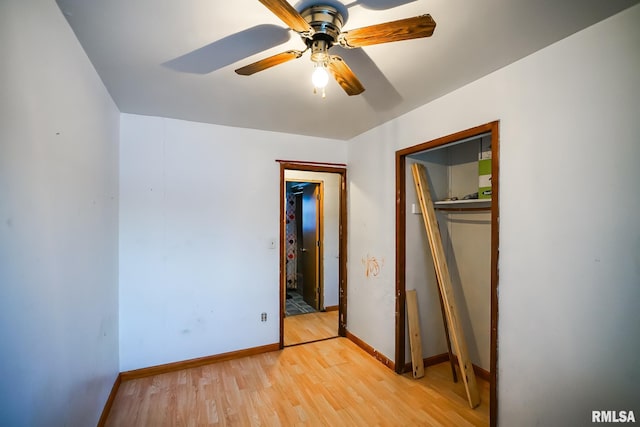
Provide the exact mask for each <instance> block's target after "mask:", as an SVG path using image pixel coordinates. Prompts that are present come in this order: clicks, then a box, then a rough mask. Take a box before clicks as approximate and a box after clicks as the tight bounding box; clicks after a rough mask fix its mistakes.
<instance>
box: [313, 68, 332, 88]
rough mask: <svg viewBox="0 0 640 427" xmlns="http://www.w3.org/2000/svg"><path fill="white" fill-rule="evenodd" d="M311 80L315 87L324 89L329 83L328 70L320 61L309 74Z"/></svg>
mask: <svg viewBox="0 0 640 427" xmlns="http://www.w3.org/2000/svg"><path fill="white" fill-rule="evenodd" d="M311 82H312V83H313V87H315V88H316V89H324V88H325V87H327V83H329V72H328V71H327V67H326V66H325V64H324V63H322V62H317V63H316V64H315V67H314V69H313V73H312V74H311Z"/></svg>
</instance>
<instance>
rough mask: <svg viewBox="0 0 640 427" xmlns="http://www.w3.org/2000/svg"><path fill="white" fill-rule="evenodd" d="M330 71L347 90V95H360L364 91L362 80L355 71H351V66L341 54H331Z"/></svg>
mask: <svg viewBox="0 0 640 427" xmlns="http://www.w3.org/2000/svg"><path fill="white" fill-rule="evenodd" d="M329 71H330V72H331V74H332V75H333V78H334V79H336V81H337V82H338V84H339V85H340V86H342V89H344V91H345V92H347V95H349V96H353V95H359V94H361V93H362V92H364V86H362V83H360V80H358V78H357V77H356V75H355V74H354V73H353V71H351V68H349V66H348V65H347V63H346V62H344V60H343V59H342V58H340V57H339V56H336V55H331V60H330V61H329Z"/></svg>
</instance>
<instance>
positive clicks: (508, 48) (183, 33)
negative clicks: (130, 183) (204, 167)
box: [57, 0, 638, 140]
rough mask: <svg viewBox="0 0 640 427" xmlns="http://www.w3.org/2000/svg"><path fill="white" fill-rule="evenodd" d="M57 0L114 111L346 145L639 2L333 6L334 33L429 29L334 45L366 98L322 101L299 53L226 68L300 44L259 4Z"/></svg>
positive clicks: (418, 0) (492, 0)
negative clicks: (370, 42) (431, 25)
mask: <svg viewBox="0 0 640 427" xmlns="http://www.w3.org/2000/svg"><path fill="white" fill-rule="evenodd" d="M57 3H58V5H59V6H60V9H61V10H62V12H63V13H64V15H65V16H66V18H67V20H68V21H69V23H70V25H71V27H72V28H73V30H74V32H75V34H76V36H77V37H78V40H79V41H80V43H81V44H82V46H83V47H84V49H85V51H86V52H87V55H88V56H89V58H90V60H91V61H92V63H93V65H94V67H95V68H96V70H97V72H98V73H99V75H100V77H101V78H102V80H103V81H104V84H105V86H106V87H107V89H108V90H109V92H110V94H111V96H112V97H113V99H114V101H115V102H116V104H117V105H118V107H119V109H120V111H122V112H125V113H134V114H142V115H153V116H161V117H171V118H178V119H185V120H191V121H197V122H205V123H213V124H220V125H229V126H237V127H245V128H254V129H263V130H270V131H277V132H285V133H293V134H301V135H313V136H320V137H327V138H335V139H343V140H348V139H351V138H352V137H354V136H356V135H358V134H360V133H362V132H365V131H367V130H369V129H371V128H373V127H375V126H377V125H379V124H381V123H384V122H386V121H389V120H391V119H393V118H395V117H398V116H400V115H401V114H403V113H406V112H408V111H410V110H412V109H414V108H416V107H418V106H420V105H423V104H425V103H427V102H429V101H431V100H433V99H435V98H438V97H440V96H442V95H444V94H446V93H448V92H451V91H452V90H454V89H456V88H459V87H461V86H463V85H465V84H467V83H470V82H472V81H474V80H476V79H478V78H480V77H482V76H484V75H486V74H488V73H490V72H492V71H494V70H497V69H499V68H501V67H503V66H505V65H507V64H510V63H512V62H514V61H516V60H518V59H520V58H522V57H524V56H526V55H528V54H530V53H532V52H535V51H536V50H539V49H541V48H543V47H545V46H548V45H549V44H551V43H554V42H555V41H557V40H560V39H562V38H564V37H566V36H568V35H570V34H573V33H575V32H577V31H579V30H581V29H583V28H585V27H587V26H589V25H591V24H594V23H596V22H598V21H600V20H602V19H604V18H606V17H608V16H611V15H613V14H615V13H617V12H618V11H620V10H622V9H625V8H627V7H629V6H631V5H633V4H636V3H638V0H483V1H472V0H466V1H465V0H353V1H349V0H347V1H343V2H342V3H343V4H344V5H346V8H347V10H348V18H347V20H346V23H345V24H344V26H343V30H349V29H354V28H359V27H363V26H367V25H373V24H378V23H382V22H387V21H392V20H396V19H402V18H409V17H413V16H417V15H422V14H425V13H429V14H431V16H432V17H433V19H434V20H435V21H436V23H437V26H436V30H435V32H434V35H433V36H432V37H430V38H425V39H416V40H409V41H402V42H396V43H388V44H382V45H376V46H369V47H365V48H360V49H354V50H348V51H347V50H344V49H342V48H340V47H334V48H333V49H332V51H331V52H332V53H333V54H336V53H337V54H339V55H340V56H342V57H343V58H344V59H345V61H346V62H347V63H348V64H349V66H350V67H351V69H352V70H353V71H354V72H355V73H356V75H357V76H358V77H359V79H360V81H361V82H362V83H363V84H364V86H365V88H366V91H365V92H364V93H363V94H362V95H359V96H352V97H349V96H347V95H346V94H345V93H344V92H343V90H342V89H341V88H340V87H339V86H338V84H337V83H335V82H334V81H331V82H330V83H329V86H328V87H327V97H326V98H325V99H322V98H321V97H320V96H319V95H314V94H313V90H312V85H311V81H310V76H311V71H312V65H311V61H310V60H309V56H308V55H309V54H308V53H307V54H305V56H303V57H302V58H300V59H297V60H295V61H291V62H287V63H285V64H281V65H279V66H277V67H274V68H271V69H268V70H266V71H263V72H260V73H257V74H255V75H253V76H239V75H237V74H236V73H234V70H235V69H236V68H239V67H241V66H243V65H247V64H249V63H251V62H254V61H257V60H259V59H262V58H265V57H267V56H270V55H274V54H276V53H280V52H283V51H286V50H289V49H297V50H302V49H304V43H303V42H302V40H301V39H300V37H299V36H298V35H297V33H295V32H292V31H289V30H287V29H286V26H285V24H283V23H282V21H280V20H279V19H278V18H277V17H276V16H275V15H273V14H272V13H271V12H270V11H269V10H268V9H267V8H266V7H265V6H263V5H262V4H261V3H260V2H259V1H258V0H233V1H232V0H229V1H224V2H223V1H220V0H181V1H175V0H57ZM309 3H310V2H309V1H304V2H298V3H293V2H292V5H293V6H294V7H296V8H300V7H301V6H304V5H309ZM316 3H328V4H333V3H335V0H329V1H326V2H323V1H322V0H318V1H317V2H316ZM298 10H300V9H298Z"/></svg>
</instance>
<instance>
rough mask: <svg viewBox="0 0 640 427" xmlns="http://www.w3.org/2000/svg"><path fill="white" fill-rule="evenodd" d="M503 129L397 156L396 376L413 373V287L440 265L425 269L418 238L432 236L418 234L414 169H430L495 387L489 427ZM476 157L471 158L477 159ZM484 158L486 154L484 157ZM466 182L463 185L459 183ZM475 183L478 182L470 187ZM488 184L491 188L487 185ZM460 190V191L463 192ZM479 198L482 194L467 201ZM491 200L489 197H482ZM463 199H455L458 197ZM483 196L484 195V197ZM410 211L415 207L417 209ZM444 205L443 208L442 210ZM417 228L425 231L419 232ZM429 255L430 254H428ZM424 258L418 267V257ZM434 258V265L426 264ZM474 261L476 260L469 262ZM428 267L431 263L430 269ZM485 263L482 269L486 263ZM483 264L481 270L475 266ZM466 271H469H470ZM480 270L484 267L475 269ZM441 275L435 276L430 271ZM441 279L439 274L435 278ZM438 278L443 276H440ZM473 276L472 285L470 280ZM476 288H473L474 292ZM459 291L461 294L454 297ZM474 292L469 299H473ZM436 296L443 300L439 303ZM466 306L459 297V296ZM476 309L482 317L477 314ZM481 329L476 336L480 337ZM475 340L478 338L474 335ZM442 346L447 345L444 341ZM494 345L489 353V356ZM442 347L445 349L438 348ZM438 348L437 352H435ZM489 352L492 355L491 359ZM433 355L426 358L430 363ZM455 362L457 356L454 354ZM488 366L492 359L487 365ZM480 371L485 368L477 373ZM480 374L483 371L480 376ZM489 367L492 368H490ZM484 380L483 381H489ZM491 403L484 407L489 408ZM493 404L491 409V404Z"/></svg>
mask: <svg viewBox="0 0 640 427" xmlns="http://www.w3.org/2000/svg"><path fill="white" fill-rule="evenodd" d="M498 125H499V122H497V121H495V122H491V123H487V124H485V125H481V126H477V127H475V128H471V129H467V130H464V131H461V132H457V133H455V134H451V135H448V136H445V137H442V138H438V139H435V140H433V141H429V142H425V143H423V144H419V145H416V146H413V147H409V148H406V149H403V150H400V151H398V152H396V194H397V206H396V266H397V268H396V295H397V298H396V360H395V362H396V364H395V366H396V371H397V372H398V373H402V372H404V371H405V369H406V368H407V363H406V354H407V338H406V334H407V331H406V328H405V316H406V308H405V295H406V290H407V288H408V286H409V283H411V287H410V288H409V289H411V288H413V287H416V288H417V286H418V284H420V286H424V281H425V278H427V274H429V272H427V270H433V266H431V267H425V265H426V264H429V262H431V261H430V257H431V253H430V250H429V248H428V245H427V244H426V243H424V239H422V240H423V241H422V242H421V241H420V240H421V239H416V238H413V239H412V238H410V236H412V237H417V236H420V235H421V234H422V233H424V229H422V230H420V229H419V228H415V229H413V228H412V227H414V226H413V225H412V223H413V222H415V223H416V224H418V223H419V222H420V221H418V220H415V218H414V219H412V218H411V217H412V216H415V215H421V214H422V213H421V212H419V210H417V209H416V208H415V204H414V203H413V204H412V200H415V198H414V197H413V196H414V194H415V189H414V188H413V187H414V185H413V183H412V181H411V179H410V178H409V177H408V176H409V173H408V171H409V169H410V168H409V164H410V163H416V162H417V163H422V164H423V165H424V166H425V167H426V170H427V175H428V179H429V181H430V182H429V187H431V190H430V191H432V192H433V193H434V195H435V197H434V200H438V201H437V202H436V203H435V204H434V208H436V210H437V211H438V210H439V212H441V214H439V215H441V216H442V218H443V219H444V221H443V222H441V217H439V218H438V223H439V228H440V232H441V233H442V234H443V240H444V243H445V246H446V247H447V252H448V254H447V258H448V259H447V263H449V264H450V265H452V272H451V274H452V277H453V280H454V282H457V287H458V288H459V290H458V291H457V292H458V294H459V295H460V296H462V298H460V300H459V303H461V304H462V305H463V308H464V309H463V310H462V315H461V316H462V317H463V319H462V321H463V323H465V322H464V321H465V319H464V317H466V318H467V320H468V319H471V321H470V322H466V323H468V324H469V325H471V326H469V327H468V328H467V329H468V330H467V331H466V332H465V335H467V336H468V337H469V338H470V339H471V341H472V343H473V344H474V347H476V346H477V347H481V348H480V350H481V351H478V352H477V353H478V357H477V360H474V358H473V357H472V360H471V362H472V363H473V364H474V371H476V376H480V377H481V378H484V379H486V380H487V381H488V383H489V384H488V387H489V393H488V394H489V399H488V400H489V402H488V405H489V423H490V425H491V426H495V425H497V405H498V395H497V360H498V356H497V352H498V347H497V342H498V338H497V337H498V297H497V295H498V238H499V234H498V219H499V203H498V197H499V194H500V193H499V182H498V181H499V133H498V132H499V126H498ZM485 143H486V144H487V145H488V146H489V147H490V148H489V153H490V156H487V157H489V160H488V162H489V164H490V171H491V172H490V176H489V180H490V183H489V184H488V187H487V188H483V187H482V185H480V183H482V182H484V181H483V177H484V175H483V174H484V172H482V167H484V164H481V162H480V160H485V159H486V157H484V155H482V156H480V157H479V152H478V149H477V148H475V147H484V146H485ZM469 153H471V154H470V155H469ZM480 154H484V151H482V149H481V151H480ZM459 178H463V179H462V181H459ZM469 179H470V180H471V181H469ZM472 181H473V182H474V184H475V190H473V189H469V188H468V187H467V184H466V183H465V184H464V185H460V182H472ZM483 185H485V184H483ZM457 187H459V188H457ZM473 191H475V192H476V193H475V194H467V193H472V192H473ZM485 191H486V194H489V197H488V198H484V199H483V197H482V195H483V194H485ZM455 192H457V193H459V194H453V193H455ZM481 193H482V194H481ZM409 205H410V207H409ZM436 205H439V206H436ZM415 227H417V226H415ZM463 246H464V250H465V251H466V252H464V254H463V253H461V252H460V251H459V250H458V249H459V248H462V247H463ZM479 246H482V248H484V249H482V251H481V252H477V251H476V248H477V247H479ZM425 250H426V251H427V252H426V253H425ZM420 256H421V257H423V258H422V260H417V257H420ZM425 257H426V258H425ZM469 259H471V261H469ZM425 262H426V264H425ZM478 262H479V263H480V264H478ZM474 263H475V264H474ZM463 264H464V265H463ZM419 265H422V267H424V270H425V272H424V273H425V274H424V275H416V274H415V272H416V270H417V269H418V268H419V267H417V266H419ZM474 266H478V268H475V269H474ZM430 273H431V274H432V273H433V272H432V271H431V272H430ZM432 276H433V274H432ZM433 277H435V276H433ZM468 277H471V278H472V280H468V279H467V278H468ZM428 281H429V282H430V283H429V284H430V285H434V284H435V278H434V279H429V280H428ZM476 282H478V283H481V284H483V283H485V282H486V287H485V286H484V284H483V286H475V284H476ZM469 283H471V285H473V289H472V290H471V291H472V292H475V293H476V294H477V295H474V298H475V301H482V304H483V306H482V307H479V308H480V309H481V310H475V309H474V307H473V306H472V305H473V303H474V301H471V299H470V296H471V292H469V291H468V290H467V289H465V286H467V285H469ZM467 287H468V286H467ZM432 288H433V289H428V287H423V288H422V291H423V297H424V293H429V292H431V294H432V297H431V298H424V299H423V302H426V303H427V304H423V306H424V305H429V304H430V305H432V306H434V308H433V309H432V310H431V311H432V312H439V307H438V305H439V302H438V296H437V291H436V290H435V289H436V287H433V286H432ZM454 291H456V290H454ZM465 292H466V293H465ZM433 295H435V297H434V296H433ZM456 299H458V296H456ZM474 310H475V311H474ZM476 312H477V313H481V316H482V319H481V321H478V320H473V318H474V315H475V313H476ZM429 323H430V325H432V326H433V325H435V324H437V323H439V322H438V321H437V319H433V320H432V321H431V322H429ZM473 329H475V330H473ZM474 333H475V335H474ZM438 335H440V333H439V332H437V333H435V334H433V333H431V334H428V333H427V336H428V337H429V339H432V340H433V337H434V336H438ZM439 338H442V340H441V341H444V336H442V337H439ZM481 343H486V350H482V348H484V347H483V345H481ZM433 347H437V346H433ZM433 347H432V348H433ZM485 353H486V355H485ZM424 356H425V354H423V357H424ZM426 356H427V357H425V358H424V363H425V365H427V366H428V365H430V364H435V363H441V362H446V361H447V360H449V357H448V355H447V354H446V353H443V354H436V355H431V354H426ZM454 356H455V355H454ZM487 359H488V360H487ZM476 364H478V365H480V364H482V365H483V366H476ZM476 368H479V369H476ZM483 368H484V369H483ZM481 374H482V375H481ZM482 404H483V402H482V401H481V405H482ZM484 404H485V405H486V404H487V402H484Z"/></svg>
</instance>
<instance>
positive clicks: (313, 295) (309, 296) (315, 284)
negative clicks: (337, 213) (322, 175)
mask: <svg viewBox="0 0 640 427" xmlns="http://www.w3.org/2000/svg"><path fill="white" fill-rule="evenodd" d="M319 217H320V185H319V184H309V185H306V186H305V187H304V189H303V191H302V275H303V279H302V281H303V284H302V285H303V286H302V298H303V299H304V300H305V301H306V303H307V304H309V305H310V306H311V307H313V308H315V309H316V310H320V288H319V286H320V274H319V273H320V269H319V266H320V262H319V261H320V250H319V249H320V248H319V246H320V224H319V219H320V218H319Z"/></svg>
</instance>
